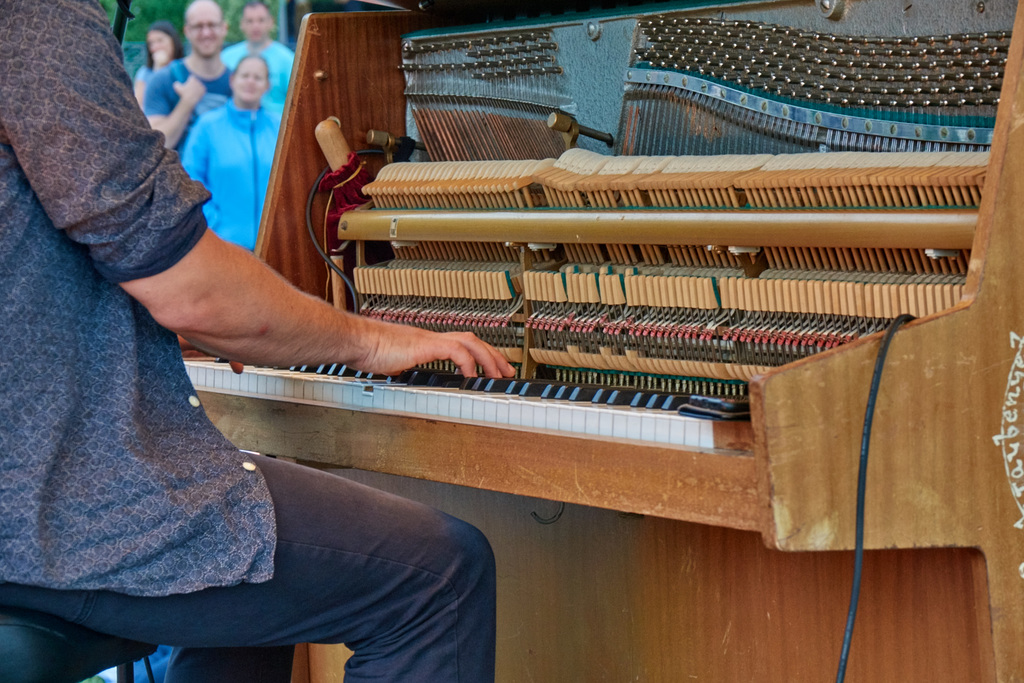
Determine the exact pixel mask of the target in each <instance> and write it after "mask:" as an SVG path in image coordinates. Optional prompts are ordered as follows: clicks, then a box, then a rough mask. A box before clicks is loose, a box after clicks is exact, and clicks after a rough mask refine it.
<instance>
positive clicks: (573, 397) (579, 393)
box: [569, 386, 601, 403]
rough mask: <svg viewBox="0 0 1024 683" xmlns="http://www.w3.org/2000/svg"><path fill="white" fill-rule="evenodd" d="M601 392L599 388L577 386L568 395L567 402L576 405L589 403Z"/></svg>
mask: <svg viewBox="0 0 1024 683" xmlns="http://www.w3.org/2000/svg"><path fill="white" fill-rule="evenodd" d="M599 391H601V387H594V386H579V387H574V388H573V389H572V391H571V392H570V393H569V400H570V401H574V402H577V403H591V402H593V400H594V397H595V396H596V395H597V394H598V392H599Z"/></svg>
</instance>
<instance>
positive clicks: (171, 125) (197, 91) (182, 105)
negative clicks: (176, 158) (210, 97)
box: [146, 74, 206, 149]
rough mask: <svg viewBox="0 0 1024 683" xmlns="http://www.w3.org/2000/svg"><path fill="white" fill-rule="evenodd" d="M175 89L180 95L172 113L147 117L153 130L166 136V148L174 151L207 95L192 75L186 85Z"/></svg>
mask: <svg viewBox="0 0 1024 683" xmlns="http://www.w3.org/2000/svg"><path fill="white" fill-rule="evenodd" d="M173 87H174V91H175V92H176V93H178V103H177V104H176V105H174V109H172V110H171V113H170V114H167V115H158V114H152V115H149V116H147V117H146V118H147V119H149V125H150V126H152V127H153V130H158V131H160V132H161V133H163V134H164V138H165V142H164V146H165V147H167V148H168V149H174V148H175V147H176V146H177V145H178V142H179V141H180V140H181V136H182V135H184V134H185V131H186V130H187V129H188V123H189V121H190V120H191V119H192V111H193V110H194V109H195V108H196V105H197V104H199V100H201V99H203V95H205V94H206V86H205V85H203V82H202V81H201V80H199V79H198V78H196V77H195V76H194V75H192V74H189V77H188V80H186V81H185V82H184V83H174V84H173Z"/></svg>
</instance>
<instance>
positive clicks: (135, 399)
mask: <svg viewBox="0 0 1024 683" xmlns="http://www.w3.org/2000/svg"><path fill="white" fill-rule="evenodd" d="M2 6H3V10H2V11H0V350H2V353H0V581H11V582H17V583H22V584H30V585H37V586H45V587H50V588H67V589H108V590H113V591H119V592H123V593H128V594H132V595H166V594H171V593H183V592H190V591H195V590H199V589H202V588H206V587H209V586H223V585H231V584H235V583H238V582H241V581H250V582H259V581H265V580H267V579H269V578H270V576H271V575H272V571H273V565H272V562H273V552H274V545H275V525H274V511H273V505H272V502H271V500H270V493H269V491H268V489H267V485H266V482H265V481H264V479H263V476H262V475H261V474H260V473H259V472H258V471H250V470H249V469H245V468H244V467H243V461H244V457H243V455H242V454H240V453H239V452H238V451H237V450H236V449H235V448H234V447H233V446H232V445H231V443H230V442H228V441H227V440H226V439H225V438H224V437H223V436H222V435H221V434H220V433H219V432H218V431H217V430H216V429H215V428H214V427H213V425H212V424H211V423H210V421H209V420H208V419H207V418H206V416H205V414H204V413H203V411H202V409H201V408H196V407H194V406H193V405H192V402H191V401H190V398H191V397H192V395H193V389H192V386H191V384H190V382H189V379H188V375H187V374H186V372H185V369H184V366H183V364H182V361H181V353H180V351H179V350H178V347H177V341H176V337H175V335H174V334H173V333H171V332H169V331H168V330H166V329H164V328H162V327H160V326H159V325H158V324H157V323H156V322H155V321H154V320H153V318H152V317H151V316H150V314H149V313H148V312H147V311H146V309H145V308H143V307H142V306H141V305H139V304H138V303H137V302H136V301H134V300H133V299H132V298H131V297H129V296H128V295H127V294H126V293H125V291H124V290H123V289H121V287H119V286H118V284H117V283H121V282H126V281H128V280H132V279H136V278H140V277H145V276H148V275H153V274H156V273H159V272H162V271H163V270H165V269H167V268H169V267H170V266H172V265H174V264H175V263H177V262H178V261H179V260H180V259H181V258H182V257H183V256H184V255H185V254H186V253H188V251H189V250H190V249H191V248H192V247H193V246H194V245H195V243H196V242H197V241H198V240H199V238H200V237H201V236H202V235H203V234H204V232H205V230H206V223H205V221H204V219H203V216H202V211H201V205H202V203H203V202H204V201H205V200H206V199H207V197H208V193H207V192H206V191H205V190H204V189H203V188H202V186H200V185H199V184H198V183H195V182H192V181H190V180H189V179H188V176H187V175H186V174H185V172H184V171H183V169H182V168H181V166H180V164H179V163H178V157H177V154H176V153H174V152H169V151H167V150H165V149H164V148H163V144H162V136H161V135H160V134H158V133H156V132H154V131H153V130H151V129H150V127H149V125H148V124H147V122H146V119H145V118H144V117H143V115H142V112H141V111H140V110H139V107H138V105H137V104H136V102H135V100H134V97H133V95H132V90H131V83H130V81H129V78H128V75H127V73H126V72H125V70H124V67H123V66H122V63H121V51H120V49H119V46H118V45H117V42H116V40H114V38H113V37H112V35H111V31H110V28H109V25H108V24H107V18H106V16H105V14H104V12H103V11H102V10H101V8H100V6H99V4H98V3H97V1H96V0H54V1H53V2H45V3H43V2H37V1H36V0H3V2H2Z"/></svg>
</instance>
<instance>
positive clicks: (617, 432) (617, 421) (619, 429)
mask: <svg viewBox="0 0 1024 683" xmlns="http://www.w3.org/2000/svg"><path fill="white" fill-rule="evenodd" d="M626 417H627V415H626V414H625V413H614V414H613V415H612V436H614V437H618V438H620V439H625V438H626Z"/></svg>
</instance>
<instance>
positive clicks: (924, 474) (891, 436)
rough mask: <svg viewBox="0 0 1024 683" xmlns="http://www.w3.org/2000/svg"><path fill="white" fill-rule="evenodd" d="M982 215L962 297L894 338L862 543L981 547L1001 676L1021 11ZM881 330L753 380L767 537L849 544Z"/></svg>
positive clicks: (796, 543) (1015, 358) (1013, 557)
mask: <svg viewBox="0 0 1024 683" xmlns="http://www.w3.org/2000/svg"><path fill="white" fill-rule="evenodd" d="M1015 35H1016V36H1017V38H1016V39H1015V40H1014V43H1013V46H1012V47H1011V51H1010V56H1009V63H1008V65H1007V69H1006V73H1007V79H1006V81H1005V82H1004V87H1003V92H1002V98H1001V101H1002V104H1001V105H1000V108H999V113H998V118H997V123H996V141H995V143H994V145H993V151H992V155H991V159H990V164H989V171H988V176H987V185H986V188H985V193H984V199H983V203H982V206H981V208H980V212H979V219H978V228H977V230H978V232H977V235H976V238H975V246H974V249H973V257H972V262H971V270H970V276H969V280H968V290H969V291H970V292H971V293H972V296H971V297H970V300H968V301H967V302H964V303H962V304H961V305H959V306H957V307H956V308H954V309H952V310H950V311H947V312H945V313H943V314H941V315H938V316H934V317H932V318H931V319H925V320H921V321H918V322H914V323H912V324H910V325H909V326H907V327H906V328H905V329H903V330H901V331H900V332H898V333H897V334H896V336H895V338H894V339H893V342H892V346H891V348H890V351H889V357H888V360H887V363H886V367H885V369H884V373H883V375H882V381H881V390H880V393H879V396H878V403H877V408H876V413H875V418H874V427H873V434H872V440H871V452H870V466H869V472H868V478H867V514H866V530H865V543H866V545H867V547H872V548H885V547H921V546H962V547H979V548H981V550H982V552H983V553H984V555H985V558H986V561H987V567H988V585H989V591H990V594H989V600H990V603H991V609H992V629H993V633H994V637H995V656H996V675H997V680H999V681H1024V648H1022V647H1021V645H1020V644H1021V643H1022V642H1024V455H1022V454H1020V453H1018V449H1019V448H1020V442H1021V439H1020V432H1021V431H1024V429H1022V428H1024V424H1022V423H1021V422H1022V421H1021V416H1022V415H1024V414H1022V413H1020V412H1019V409H1018V407H1017V405H1016V404H1017V400H1018V399H1017V395H1018V394H1019V393H1020V391H1021V381H1022V379H1024V372H1022V371H1024V358H1022V356H1024V351H1022V344H1021V339H1020V335H1022V334H1024V291H1022V288H1021V287H1020V283H1019V280H1018V277H1017V272H1018V271H1019V261H1020V258H1021V255H1022V254H1024V231H1022V230H1021V229H1020V225H1019V221H1020V217H1019V210H1018V209H1017V206H1016V205H1017V202H1018V198H1019V197H1022V196H1024V157H1022V155H1021V154H1020V153H1019V152H1020V150H1024V128H1022V126H1021V122H1022V120H1024V91H1022V90H1021V88H1020V80H1019V75H1020V74H1019V72H1020V68H1021V52H1022V49H1024V41H1022V40H1021V39H1020V38H1022V37H1024V23H1022V17H1021V16H1018V20H1017V26H1016V28H1015ZM878 347H879V339H878V337H877V336H876V337H875V338H873V339H870V340H866V341H863V342H860V343H857V344H854V345H851V346H849V347H846V348H843V349H840V350H839V351H838V352H836V353H831V354H827V355H823V356H821V357H818V358H813V359H809V360H808V361H806V362H801V363H797V364H794V365H793V366H788V367H787V368H784V369H782V370H780V371H778V372H774V373H772V374H770V375H769V376H767V377H765V378H762V379H761V380H760V381H759V382H756V383H755V384H754V385H753V387H752V394H753V396H754V402H755V416H754V419H755V422H754V427H755V439H756V441H757V444H758V445H757V448H756V456H757V458H758V461H759V463H760V466H761V468H762V477H763V479H762V488H763V489H764V490H765V491H768V492H769V500H768V501H767V504H768V505H769V506H770V508H771V509H770V514H769V516H768V519H770V524H769V527H768V528H767V529H766V537H767V539H768V540H769V542H770V543H772V544H774V545H776V546H777V547H780V548H785V549H789V550H830V549H839V548H851V547H853V543H854V511H855V500H856V495H855V494H856V488H857V469H858V456H859V451H860V440H861V432H862V423H863V419H864V413H865V406H866V402H867V396H868V388H869V385H870V382H871V373H872V369H873V366H874V361H875V355H876V352H877V350H878Z"/></svg>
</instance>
